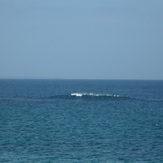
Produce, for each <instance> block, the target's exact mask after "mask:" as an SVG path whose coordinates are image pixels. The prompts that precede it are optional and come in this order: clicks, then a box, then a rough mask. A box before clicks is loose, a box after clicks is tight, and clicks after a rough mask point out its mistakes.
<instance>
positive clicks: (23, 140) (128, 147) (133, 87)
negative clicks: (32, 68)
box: [0, 80, 163, 163]
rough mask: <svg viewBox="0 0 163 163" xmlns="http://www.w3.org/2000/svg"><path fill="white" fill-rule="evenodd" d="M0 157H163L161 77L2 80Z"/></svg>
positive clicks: (119, 161)
mask: <svg viewBox="0 0 163 163" xmlns="http://www.w3.org/2000/svg"><path fill="white" fill-rule="evenodd" d="M73 93H76V94H73ZM0 162H2V163H53V162H54V163H78V162H79V163H98V162H100V163H162V162H163V81H149V80H146V81H139V80H128V81H127V80H0Z"/></svg>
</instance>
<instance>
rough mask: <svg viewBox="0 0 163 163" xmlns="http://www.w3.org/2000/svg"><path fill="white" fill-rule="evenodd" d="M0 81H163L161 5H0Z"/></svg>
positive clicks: (116, 1) (140, 0) (159, 1)
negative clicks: (28, 79) (17, 79)
mask: <svg viewBox="0 0 163 163" xmlns="http://www.w3.org/2000/svg"><path fill="white" fill-rule="evenodd" d="M0 78H64V79H163V0H0Z"/></svg>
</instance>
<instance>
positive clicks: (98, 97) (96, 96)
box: [49, 93, 131, 100]
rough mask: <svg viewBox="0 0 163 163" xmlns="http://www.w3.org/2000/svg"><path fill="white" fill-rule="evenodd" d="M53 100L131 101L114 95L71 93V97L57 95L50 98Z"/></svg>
mask: <svg viewBox="0 0 163 163" xmlns="http://www.w3.org/2000/svg"><path fill="white" fill-rule="evenodd" d="M49 98H51V99H83V100H109V99H131V98H130V97H127V96H126V97H125V96H121V95H114V94H95V93H71V94H69V95H56V96H51V97H49Z"/></svg>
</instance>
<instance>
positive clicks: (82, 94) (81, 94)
mask: <svg viewBox="0 0 163 163" xmlns="http://www.w3.org/2000/svg"><path fill="white" fill-rule="evenodd" d="M71 96H77V97H82V96H109V97H120V95H112V94H95V93H71Z"/></svg>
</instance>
